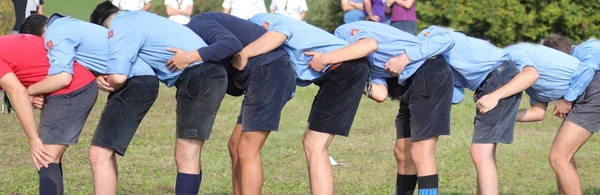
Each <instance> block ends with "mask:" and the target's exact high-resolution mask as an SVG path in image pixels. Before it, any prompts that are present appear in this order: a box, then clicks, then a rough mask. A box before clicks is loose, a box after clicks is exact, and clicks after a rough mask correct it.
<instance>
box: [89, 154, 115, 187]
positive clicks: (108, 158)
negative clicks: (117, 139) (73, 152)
mask: <svg viewBox="0 0 600 195" xmlns="http://www.w3.org/2000/svg"><path fill="white" fill-rule="evenodd" d="M88 155H89V157H88V158H89V161H90V164H91V165H92V175H93V176H94V194H96V195H104V194H107V195H114V194H116V193H117V181H118V173H117V170H118V169H117V159H116V157H115V151H114V150H113V149H110V148H104V147H98V146H90V150H89V153H88Z"/></svg>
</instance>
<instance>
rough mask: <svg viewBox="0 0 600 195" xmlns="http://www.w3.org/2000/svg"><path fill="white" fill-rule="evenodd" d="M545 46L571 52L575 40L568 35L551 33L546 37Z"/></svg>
mask: <svg viewBox="0 0 600 195" xmlns="http://www.w3.org/2000/svg"><path fill="white" fill-rule="evenodd" d="M543 44H544V46H546V47H550V48H553V49H556V50H558V51H562V52H565V53H567V54H570V53H571V46H573V42H572V41H571V39H569V38H568V37H565V36H562V35H559V34H554V33H553V34H550V35H548V37H546V38H545V39H544V43H543Z"/></svg>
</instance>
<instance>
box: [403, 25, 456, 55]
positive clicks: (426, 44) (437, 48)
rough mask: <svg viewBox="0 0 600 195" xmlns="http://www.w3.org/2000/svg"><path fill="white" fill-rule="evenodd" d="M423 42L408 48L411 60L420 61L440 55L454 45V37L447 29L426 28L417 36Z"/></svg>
mask: <svg viewBox="0 0 600 195" xmlns="http://www.w3.org/2000/svg"><path fill="white" fill-rule="evenodd" d="M417 38H419V40H420V41H421V43H419V45H418V46H416V47H412V48H406V49H405V51H406V55H407V56H408V58H409V59H410V61H411V62H418V61H423V60H425V59H428V58H430V57H433V56H436V55H439V54H441V53H444V52H446V51H448V50H450V49H451V48H452V47H453V46H454V39H453V38H452V35H451V34H450V32H449V31H447V30H435V29H433V30H431V31H430V29H425V30H423V31H422V32H421V33H419V35H418V36H417Z"/></svg>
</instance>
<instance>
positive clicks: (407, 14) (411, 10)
mask: <svg viewBox="0 0 600 195" xmlns="http://www.w3.org/2000/svg"><path fill="white" fill-rule="evenodd" d="M386 6H387V7H391V8H392V26H393V27H395V28H397V29H400V30H402V31H404V32H407V33H410V34H413V35H416V34H417V9H416V6H417V1H415V0H388V2H387V3H386Z"/></svg>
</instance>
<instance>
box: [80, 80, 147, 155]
mask: <svg viewBox="0 0 600 195" xmlns="http://www.w3.org/2000/svg"><path fill="white" fill-rule="evenodd" d="M156 97H158V78H156V76H134V77H131V78H129V79H127V82H125V84H124V85H123V87H121V88H120V89H119V90H118V91H115V92H113V93H110V94H109V95H108V101H107V102H106V106H105V107H104V111H102V115H101V116H100V122H98V126H97V127H96V131H95V132H94V136H93V137H92V142H91V144H92V145H94V146H99V147H104V148H111V149H113V150H115V152H116V153H117V154H119V155H121V156H123V155H125V152H126V151H127V147H129V143H130V142H131V139H132V138H133V135H134V134H135V131H136V130H137V128H138V126H139V125H140V123H141V122H142V119H143V118H144V116H146V113H148V110H150V107H152V104H154V101H155V100H156Z"/></svg>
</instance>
